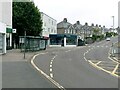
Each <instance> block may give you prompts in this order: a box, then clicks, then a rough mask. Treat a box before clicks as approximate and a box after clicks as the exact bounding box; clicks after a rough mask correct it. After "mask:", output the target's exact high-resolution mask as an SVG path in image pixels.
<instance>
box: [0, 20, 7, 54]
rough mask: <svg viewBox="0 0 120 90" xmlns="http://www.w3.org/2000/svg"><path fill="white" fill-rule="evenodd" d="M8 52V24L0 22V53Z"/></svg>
mask: <svg viewBox="0 0 120 90" xmlns="http://www.w3.org/2000/svg"><path fill="white" fill-rule="evenodd" d="M5 53H6V25H5V24H4V23H1V22H0V54H5Z"/></svg>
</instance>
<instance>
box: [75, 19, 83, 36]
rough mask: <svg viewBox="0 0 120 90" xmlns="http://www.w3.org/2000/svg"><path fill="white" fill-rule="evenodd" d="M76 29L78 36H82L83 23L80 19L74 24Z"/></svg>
mask: <svg viewBox="0 0 120 90" xmlns="http://www.w3.org/2000/svg"><path fill="white" fill-rule="evenodd" d="M73 27H74V29H75V34H76V35H78V36H81V34H82V33H81V32H82V25H81V24H80V21H77V22H76V23H75V24H74V25H73Z"/></svg>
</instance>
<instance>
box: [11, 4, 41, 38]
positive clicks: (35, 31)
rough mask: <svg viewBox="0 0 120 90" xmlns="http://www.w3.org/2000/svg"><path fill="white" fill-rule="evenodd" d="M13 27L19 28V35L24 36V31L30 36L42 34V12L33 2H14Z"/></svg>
mask: <svg viewBox="0 0 120 90" xmlns="http://www.w3.org/2000/svg"><path fill="white" fill-rule="evenodd" d="M13 28H15V29H17V36H23V35H24V31H26V34H27V35H29V36H37V35H40V33H41V31H42V20H41V14H40V12H39V9H38V8H37V7H36V6H35V4H34V3H33V2H13Z"/></svg>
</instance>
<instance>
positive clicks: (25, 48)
mask: <svg viewBox="0 0 120 90" xmlns="http://www.w3.org/2000/svg"><path fill="white" fill-rule="evenodd" d="M25 52H26V31H24V59H25Z"/></svg>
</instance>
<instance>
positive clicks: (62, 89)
mask: <svg viewBox="0 0 120 90" xmlns="http://www.w3.org/2000/svg"><path fill="white" fill-rule="evenodd" d="M38 55H40V54H36V55H34V56H33V58H32V59H31V64H32V66H33V67H34V68H35V69H36V70H37V71H39V72H40V73H41V74H42V75H43V76H44V77H46V78H47V79H48V80H49V81H51V82H52V83H53V84H54V85H55V86H57V87H58V88H60V89H61V90H66V89H65V88H64V87H63V86H61V85H60V84H59V83H58V82H56V81H55V80H53V79H52V78H51V77H50V76H48V75H47V74H46V73H44V72H43V71H42V70H41V69H39V68H38V67H37V66H36V65H35V63H34V59H35V58H36V57H37V56H38Z"/></svg>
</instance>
